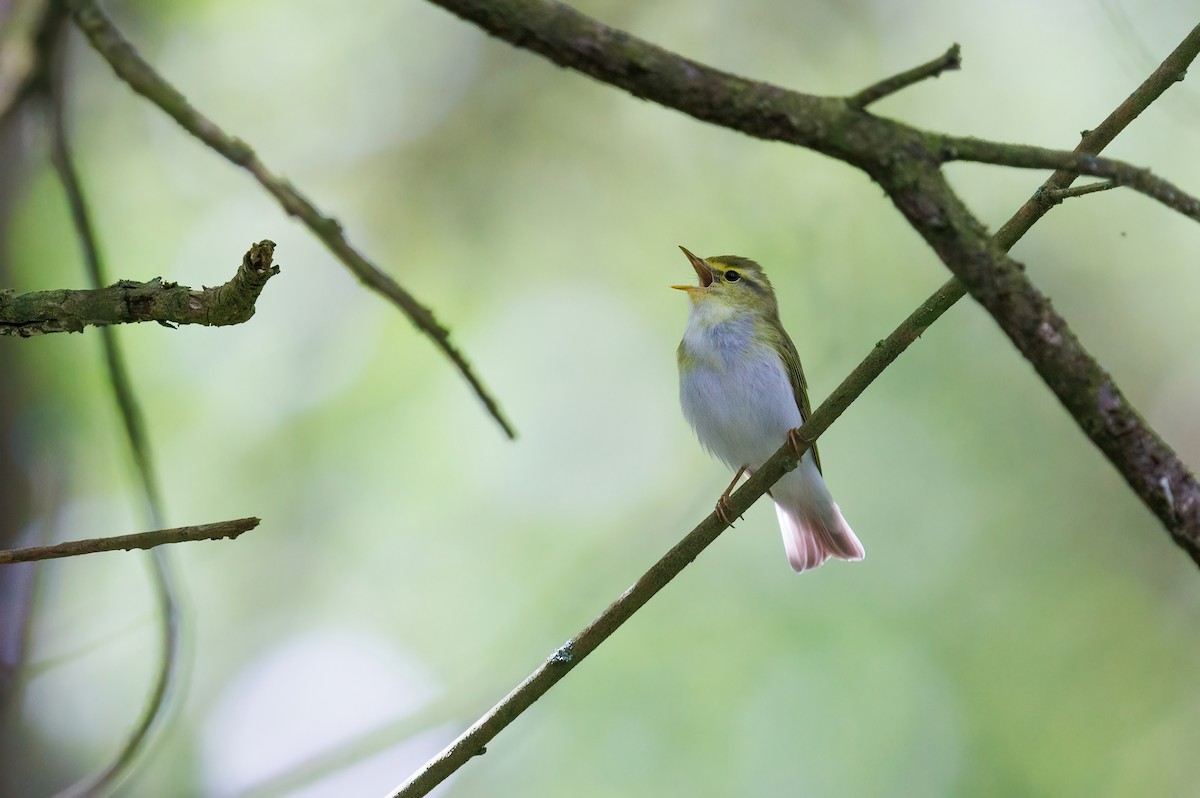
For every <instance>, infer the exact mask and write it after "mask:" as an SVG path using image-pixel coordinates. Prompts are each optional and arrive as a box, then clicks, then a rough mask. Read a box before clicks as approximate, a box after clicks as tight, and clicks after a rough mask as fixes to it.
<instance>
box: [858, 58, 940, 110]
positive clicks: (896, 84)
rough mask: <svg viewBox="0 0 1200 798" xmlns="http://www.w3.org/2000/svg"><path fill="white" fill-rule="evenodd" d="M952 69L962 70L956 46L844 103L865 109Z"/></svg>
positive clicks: (869, 88) (874, 85)
mask: <svg viewBox="0 0 1200 798" xmlns="http://www.w3.org/2000/svg"><path fill="white" fill-rule="evenodd" d="M952 69H962V48H960V47H959V46H958V45H957V44H954V45H951V46H950V49H949V50H947V51H946V52H944V53H942V54H941V55H940V56H938V57H937V58H935V59H933V60H932V61H930V62H928V63H925V64H921V65H920V66H918V67H913V68H912V69H910V70H908V71H907V72H901V73H900V74H899V75H893V76H892V77H890V78H886V79H884V80H881V81H879V82H878V83H875V84H873V85H871V86H868V87H867V88H865V89H863V90H862V91H860V92H859V93H858V94H855V95H853V96H852V97H848V98H847V99H846V102H847V103H849V104H850V105H851V107H853V108H866V107H867V106H868V105H870V104H871V103H873V102H878V101H879V100H882V99H883V98H884V97H887V96H888V95H891V94H895V93H896V92H899V91H903V90H904V89H907V88H908V87H909V86H911V85H913V84H914V83H920V82H921V81H922V80H928V79H929V78H936V77H940V76H941V74H942V73H943V72H947V71H949V70H952Z"/></svg>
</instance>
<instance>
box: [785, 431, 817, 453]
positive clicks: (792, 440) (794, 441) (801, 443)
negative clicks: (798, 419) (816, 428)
mask: <svg viewBox="0 0 1200 798" xmlns="http://www.w3.org/2000/svg"><path fill="white" fill-rule="evenodd" d="M787 444H788V448H789V449H791V450H792V454H793V455H794V456H795V457H796V459H799V458H801V457H803V456H804V453H805V452H807V451H808V450H810V449H812V444H813V442H812V441H810V440H809V439H808V438H805V437H804V436H803V435H801V434H800V428H799V427H796V428H795V429H790V430H788V433H787Z"/></svg>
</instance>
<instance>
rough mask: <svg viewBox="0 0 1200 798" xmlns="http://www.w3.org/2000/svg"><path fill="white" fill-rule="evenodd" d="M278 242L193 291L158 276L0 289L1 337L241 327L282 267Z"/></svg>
mask: <svg viewBox="0 0 1200 798" xmlns="http://www.w3.org/2000/svg"><path fill="white" fill-rule="evenodd" d="M274 250H275V244H274V242H272V241H267V240H263V241H260V242H259V243H257V244H254V245H253V246H251V247H250V249H249V251H247V252H246V254H245V255H244V256H243V257H242V264H241V266H240V267H238V270H237V273H236V274H235V275H234V276H233V278H232V279H231V280H230V281H229V282H227V283H225V284H224V285H219V286H216V287H214V288H201V289H194V288H189V287H187V286H186V285H179V284H177V283H164V282H162V280H161V279H159V278H157V277H156V278H154V279H153V280H150V281H149V282H145V283H138V282H134V281H132V280H121V281H119V282H117V283H114V284H113V285H110V286H108V287H106V288H94V289H87V290H83V291H74V290H64V289H60V290H55V291H36V292H31V293H28V294H13V293H12V292H11V291H0V335H17V336H20V337H23V338H26V337H29V336H32V335H42V334H44V333H55V332H81V331H82V330H83V328H84V327H86V326H88V325H94V326H98V327H102V326H105V325H109V324H130V323H134V322H142V321H157V322H160V323H163V324H201V325H205V326H209V327H219V326H223V325H228V324H241V323H242V322H244V321H247V320H249V319H250V317H251V316H253V315H254V303H255V301H256V300H257V299H258V295H259V294H260V293H261V292H262V289H263V286H265V285H266V284H267V280H269V279H270V278H271V277H272V276H273V275H276V274H278V273H279V267H278V266H274V265H272V262H271V260H272V253H273V252H274Z"/></svg>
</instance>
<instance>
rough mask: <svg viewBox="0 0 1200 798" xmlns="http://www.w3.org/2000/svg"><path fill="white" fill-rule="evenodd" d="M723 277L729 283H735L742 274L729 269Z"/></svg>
mask: <svg viewBox="0 0 1200 798" xmlns="http://www.w3.org/2000/svg"><path fill="white" fill-rule="evenodd" d="M725 279H726V280H728V281H729V282H731V283H736V282H737V281H738V280H740V279H742V275H740V274H738V273H737V272H735V271H734V270H733V269H730V270H729V271H727V272H725Z"/></svg>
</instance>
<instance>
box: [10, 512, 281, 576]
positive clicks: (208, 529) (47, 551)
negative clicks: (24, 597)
mask: <svg viewBox="0 0 1200 798" xmlns="http://www.w3.org/2000/svg"><path fill="white" fill-rule="evenodd" d="M259 523H260V519H258V518H238V519H235V520H233V521H218V522H216V523H214V524H197V525H196V526H180V527H175V528H174V529H156V530H154V531H153V532H135V533H133V534H129V535H113V536H112V537H107V538H87V539H86V540H72V541H69V542H66V543H56V544H54V545H53V546H30V547H28V548H24V549H0V565H7V564H8V563H14V562H32V561H34V560H53V559H57V558H60V557H75V556H78V555H80V554H97V553H99V552H103V551H132V550H133V549H151V548H154V547H155V546H163V545H166V544H168V543H187V542H190V541H196V540H221V539H222V538H229V539H230V540H234V539H236V538H237V536H238V535H240V534H242V533H243V532H249V531H250V530H251V529H254V528H255V527H257V526H258V525H259Z"/></svg>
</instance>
